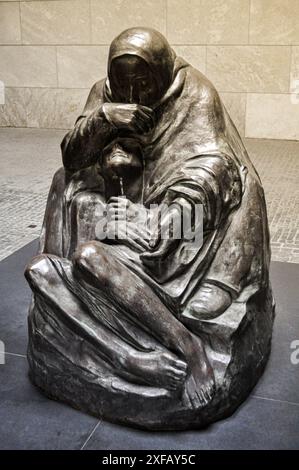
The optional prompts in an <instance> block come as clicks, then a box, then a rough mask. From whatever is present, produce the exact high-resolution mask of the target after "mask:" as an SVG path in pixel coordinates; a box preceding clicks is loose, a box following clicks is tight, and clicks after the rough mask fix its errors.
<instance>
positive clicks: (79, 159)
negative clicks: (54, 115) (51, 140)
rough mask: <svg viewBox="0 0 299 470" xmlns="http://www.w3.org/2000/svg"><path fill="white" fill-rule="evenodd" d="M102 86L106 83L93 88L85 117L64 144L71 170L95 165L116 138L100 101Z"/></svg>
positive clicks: (62, 147) (83, 115)
mask: <svg viewBox="0 0 299 470" xmlns="http://www.w3.org/2000/svg"><path fill="white" fill-rule="evenodd" d="M102 87H103V81H100V82H97V83H96V84H95V85H94V86H93V87H92V89H91V91H90V93H89V96H88V98H87V102H86V105H85V108H84V110H83V113H82V115H81V116H79V117H78V119H77V121H76V124H75V126H74V128H73V129H72V130H71V131H70V132H68V133H67V134H66V136H65V137H64V139H63V141H62V142H61V151H62V160H63V165H64V167H65V168H66V169H67V170H71V171H77V170H80V169H82V168H86V167H88V166H90V165H92V164H93V163H95V161H96V160H97V158H98V156H99V154H100V152H101V150H102V149H103V147H104V146H105V144H106V142H108V140H109V138H111V137H112V134H113V132H114V127H113V125H112V124H110V123H109V121H108V120H107V119H106V117H105V113H104V111H103V103H102V102H101V101H100V97H101V95H102Z"/></svg>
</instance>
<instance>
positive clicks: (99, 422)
mask: <svg viewBox="0 0 299 470" xmlns="http://www.w3.org/2000/svg"><path fill="white" fill-rule="evenodd" d="M101 422H102V420H101V419H100V420H99V421H98V422H97V424H96V425H95V427H94V428H93V430H92V431H91V433H90V434H89V436H88V437H87V439H86V441H85V442H84V444H83V446H82V447H81V449H80V450H84V447H85V446H86V445H87V444H88V442H89V441H90V439H91V438H92V436H93V435H94V433H95V432H96V430H97V429H98V427H99V425H100V424H101Z"/></svg>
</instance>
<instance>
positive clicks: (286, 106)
mask: <svg viewBox="0 0 299 470" xmlns="http://www.w3.org/2000/svg"><path fill="white" fill-rule="evenodd" d="M298 123H299V94H298V95H291V94H260V93H259V94H254V93H253V94H251V93H249V94H248V95H247V105H246V131H245V134H246V137H255V138H262V139H287V140H299V125H298Z"/></svg>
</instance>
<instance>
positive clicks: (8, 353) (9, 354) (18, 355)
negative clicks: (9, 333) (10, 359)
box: [4, 351, 27, 359]
mask: <svg viewBox="0 0 299 470" xmlns="http://www.w3.org/2000/svg"><path fill="white" fill-rule="evenodd" d="M4 354H7V355H8V356H17V357H25V359H26V358H27V356H26V355H25V354H17V353H12V352H7V351H5V352H4Z"/></svg>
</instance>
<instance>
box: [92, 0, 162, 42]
mask: <svg viewBox="0 0 299 470" xmlns="http://www.w3.org/2000/svg"><path fill="white" fill-rule="evenodd" d="M133 26H148V27H152V28H155V29H157V30H158V31H160V32H161V33H162V34H166V0H142V1H137V2H136V0H115V1H111V0H91V35H92V43H93V44H110V42H111V41H112V39H113V38H114V37H115V36H117V35H118V34H119V33H121V31H123V30H124V29H126V28H131V27H133Z"/></svg>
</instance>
